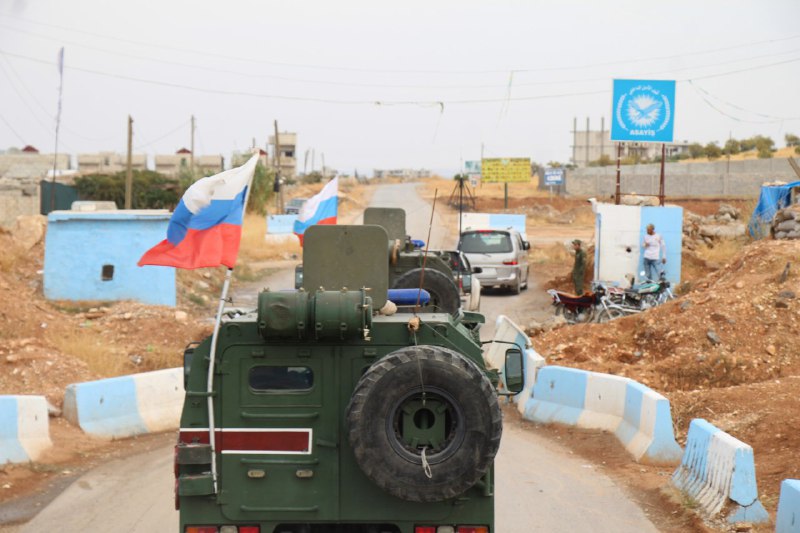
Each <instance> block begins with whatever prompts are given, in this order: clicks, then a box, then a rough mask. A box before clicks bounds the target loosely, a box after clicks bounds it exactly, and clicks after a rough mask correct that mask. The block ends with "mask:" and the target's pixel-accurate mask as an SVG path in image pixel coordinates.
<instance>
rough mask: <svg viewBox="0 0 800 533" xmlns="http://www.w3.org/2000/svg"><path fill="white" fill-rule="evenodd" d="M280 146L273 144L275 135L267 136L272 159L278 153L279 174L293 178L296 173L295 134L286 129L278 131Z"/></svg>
mask: <svg viewBox="0 0 800 533" xmlns="http://www.w3.org/2000/svg"><path fill="white" fill-rule="evenodd" d="M278 142H279V143H280V146H278V147H277V148H276V146H275V136H274V135H270V136H269V144H270V146H272V153H273V160H275V159H276V158H277V155H276V154H278V153H280V164H281V169H280V170H281V176H284V177H290V178H293V177H295V176H296V175H297V134H296V133H290V132H288V131H284V132H278Z"/></svg>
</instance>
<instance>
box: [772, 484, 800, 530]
mask: <svg viewBox="0 0 800 533" xmlns="http://www.w3.org/2000/svg"><path fill="white" fill-rule="evenodd" d="M775 533H800V479H784V480H783V482H782V483H781V497H780V500H778V515H777V517H776V518H775Z"/></svg>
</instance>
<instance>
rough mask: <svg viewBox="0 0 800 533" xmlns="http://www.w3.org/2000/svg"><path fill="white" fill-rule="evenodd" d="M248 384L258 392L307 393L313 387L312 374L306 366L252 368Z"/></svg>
mask: <svg viewBox="0 0 800 533" xmlns="http://www.w3.org/2000/svg"><path fill="white" fill-rule="evenodd" d="M249 382H250V388H251V389H253V390H254V391H258V392H268V391H281V392H286V391H307V390H310V389H311V388H312V387H313V386H314V372H313V371H312V370H311V369H310V368H308V367H307V366H254V367H253V368H251V369H250V376H249Z"/></svg>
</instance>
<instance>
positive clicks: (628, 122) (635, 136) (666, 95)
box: [611, 80, 675, 142]
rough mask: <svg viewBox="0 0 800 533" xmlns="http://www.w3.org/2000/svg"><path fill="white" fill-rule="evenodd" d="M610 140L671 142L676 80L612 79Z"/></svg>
mask: <svg viewBox="0 0 800 533" xmlns="http://www.w3.org/2000/svg"><path fill="white" fill-rule="evenodd" d="M612 115H613V119H612V121H611V140H612V141H636V142H672V130H673V126H674V125H675V81H672V80H614V98H613V109H612Z"/></svg>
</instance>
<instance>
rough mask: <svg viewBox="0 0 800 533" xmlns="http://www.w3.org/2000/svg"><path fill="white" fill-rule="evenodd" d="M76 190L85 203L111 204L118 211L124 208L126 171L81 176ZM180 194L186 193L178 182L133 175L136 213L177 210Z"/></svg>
mask: <svg viewBox="0 0 800 533" xmlns="http://www.w3.org/2000/svg"><path fill="white" fill-rule="evenodd" d="M75 188H76V189H77V190H78V196H80V198H82V199H84V200H104V201H112V202H114V203H115V204H117V207H118V208H122V207H123V206H124V205H125V171H121V172H117V173H116V174H89V175H87V176H80V177H78V178H75ZM181 194H183V190H182V188H181V186H180V182H179V181H178V180H177V179H175V178H168V177H166V176H164V175H163V174H159V173H158V172H153V171H152V170H134V171H133V189H132V195H131V207H132V208H133V209H174V208H175V206H176V205H178V201H179V200H180V197H181Z"/></svg>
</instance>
